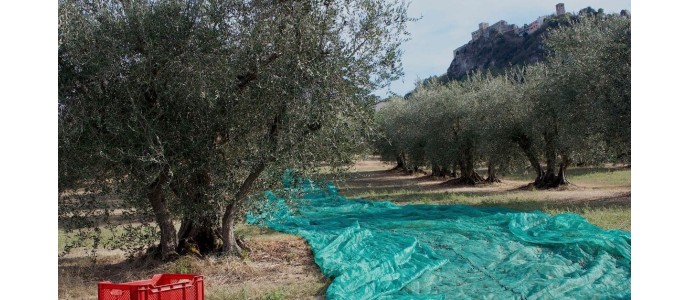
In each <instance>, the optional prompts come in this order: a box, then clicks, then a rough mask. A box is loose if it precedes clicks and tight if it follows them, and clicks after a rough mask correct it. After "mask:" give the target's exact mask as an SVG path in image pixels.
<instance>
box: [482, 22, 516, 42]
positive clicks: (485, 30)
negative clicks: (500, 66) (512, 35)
mask: <svg viewBox="0 0 690 300" xmlns="http://www.w3.org/2000/svg"><path fill="white" fill-rule="evenodd" d="M517 28H518V27H517V26H515V24H508V22H506V21H504V20H500V21H498V22H496V23H495V24H493V25H491V26H489V23H486V22H482V23H479V29H478V30H477V31H474V32H472V40H473V41H476V40H478V39H479V38H481V37H485V38H488V37H489V33H490V32H491V31H496V32H498V33H504V32H508V31H513V32H514V31H515V30H516V29H517Z"/></svg>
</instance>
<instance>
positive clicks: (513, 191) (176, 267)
mask: <svg viewBox="0 0 690 300" xmlns="http://www.w3.org/2000/svg"><path fill="white" fill-rule="evenodd" d="M392 168H393V165H390V164H385V163H382V162H380V161H378V160H376V159H375V158H370V159H365V160H362V161H359V162H358V163H357V164H356V165H355V166H354V168H353V169H352V170H351V173H350V175H351V176H349V178H348V179H346V180H341V181H337V185H338V187H339V188H340V189H341V192H342V193H343V194H344V195H345V196H348V197H363V196H366V197H367V198H369V199H373V200H390V201H393V202H396V203H400V204H409V203H418V202H420V201H425V203H438V204H446V203H467V204H470V205H502V206H506V207H509V208H510V207H513V208H516V209H554V208H556V209H561V210H570V209H571V208H578V207H586V208H587V209H588V210H590V211H591V210H592V209H595V210H596V208H597V207H603V208H608V207H616V208H621V207H622V208H623V209H624V210H626V209H627V211H628V218H629V208H630V198H631V193H630V184H629V183H627V184H613V185H612V184H597V183H596V182H594V183H592V182H583V183H576V184H573V185H570V186H567V187H563V188H559V189H555V190H545V191H535V190H532V189H529V188H526V186H527V184H528V183H529V181H528V180H510V179H502V180H503V182H501V183H496V184H486V185H476V186H449V185H443V184H441V183H443V182H444V181H446V180H449V179H450V178H445V179H444V178H432V177H430V176H425V175H421V174H417V175H409V174H407V173H404V172H400V171H391V169H392ZM420 199H422V200H420ZM621 222H623V223H625V222H627V226H628V228H629V219H627V220H626V219H624V220H623V221H621ZM623 226H626V224H624V225H623ZM239 230H244V232H243V233H240V234H241V235H244V236H245V239H246V241H247V243H248V245H249V246H250V248H251V249H252V251H250V252H247V253H245V254H244V255H243V256H242V257H241V258H236V257H224V256H220V257H207V258H203V259H200V258H196V257H191V256H187V257H183V258H181V259H180V260H177V261H175V262H168V263H163V262H158V261H152V260H146V259H127V258H126V257H125V255H124V253H121V252H113V251H105V250H99V252H98V253H97V255H96V256H91V255H90V254H89V252H87V251H77V252H74V253H72V254H70V255H67V256H63V257H60V258H58V273H59V279H58V298H59V299H97V296H96V293H97V283H98V282H99V281H104V280H109V281H112V282H126V281H132V280H141V279H146V278H150V277H151V275H152V274H156V273H195V274H203V275H204V276H205V291H206V295H207V297H206V299H209V300H211V299H266V298H269V299H321V298H323V295H324V293H325V290H326V288H327V287H328V284H329V283H330V279H329V278H325V277H324V276H323V275H322V274H321V272H320V270H319V268H318V266H316V264H315V263H314V258H313V254H312V252H311V249H310V248H309V246H308V245H307V243H306V242H305V241H304V240H303V239H301V238H299V237H297V236H293V235H288V234H282V233H277V232H273V231H271V230H267V229H260V228H256V227H252V226H240V229H239Z"/></svg>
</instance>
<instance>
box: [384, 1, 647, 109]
mask: <svg viewBox="0 0 690 300" xmlns="http://www.w3.org/2000/svg"><path fill="white" fill-rule="evenodd" d="M630 1H631V0H571V1H568V0H561V1H559V0H523V1H506V0H503V1H502V0H411V4H410V7H409V9H408V16H410V17H419V16H421V17H422V19H421V20H419V21H417V22H414V23H410V24H409V25H408V31H409V32H410V33H411V36H410V38H411V40H410V41H408V42H407V43H405V44H403V45H402V48H403V51H404V54H403V56H402V63H403V69H404V71H405V76H404V77H403V78H402V79H401V80H398V81H396V82H393V83H392V84H391V88H390V89H391V92H393V93H396V94H398V95H401V96H402V95H405V94H406V93H407V92H409V91H411V90H412V89H413V88H414V83H415V82H416V81H417V80H418V79H424V78H427V77H429V76H432V75H441V74H443V73H445V72H446V70H447V69H448V66H449V65H450V63H451V61H452V60H453V56H452V52H453V50H455V49H456V48H458V47H460V46H462V45H464V44H466V43H467V42H469V41H470V40H471V35H470V34H471V33H472V31H475V30H477V27H478V25H479V23H481V22H487V23H489V25H491V24H493V23H496V22H498V21H499V20H505V21H506V22H508V24H516V25H518V26H522V25H523V24H529V23H530V22H532V21H534V20H535V19H536V18H537V17H539V16H543V15H548V14H552V13H555V12H556V4H557V3H560V2H562V3H564V4H565V10H566V12H577V11H579V10H580V9H582V8H585V7H587V6H591V7H592V8H594V9H599V8H603V9H604V11H605V12H606V13H614V12H615V13H619V12H620V11H621V10H622V9H627V10H630V11H631V13H632V14H633V15H634V14H635V12H634V11H633V10H632V9H631V5H630ZM376 94H377V95H379V96H382V97H385V95H386V91H385V90H382V91H378V92H377V93H376Z"/></svg>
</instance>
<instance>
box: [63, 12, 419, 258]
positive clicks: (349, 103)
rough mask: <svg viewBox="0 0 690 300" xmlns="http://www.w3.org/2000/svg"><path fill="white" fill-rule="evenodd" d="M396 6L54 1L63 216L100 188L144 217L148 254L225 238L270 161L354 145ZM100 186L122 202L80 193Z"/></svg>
mask: <svg viewBox="0 0 690 300" xmlns="http://www.w3.org/2000/svg"><path fill="white" fill-rule="evenodd" d="M406 9H407V5H406V4H405V3H404V2H403V1H399V0H390V1H386V0H353V1H350V0H341V1H337V0H307V1H296V0H295V1H278V0H276V1H269V0H209V1H203V0H200V1H192V0H189V1H180V0H167V1H153V0H138V1H137V0H130V1H126V0H122V1H107V0H100V1H99V0H96V1H85V0H84V1H80V0H64V1H60V2H59V30H58V36H59V45H58V68H59V78H58V80H59V95H58V98H59V105H60V110H59V149H58V151H59V188H60V193H61V197H60V200H59V201H60V216H61V217H62V218H61V221H62V224H63V226H64V227H65V228H68V229H69V228H76V227H83V226H84V225H89V227H95V226H97V225H98V224H96V223H93V222H92V220H93V216H94V215H101V216H107V215H108V214H109V213H108V212H109V210H110V209H112V208H114V205H115V204H114V203H116V206H117V207H119V208H123V209H125V211H126V212H129V211H130V210H131V214H129V213H125V214H123V215H124V216H135V217H137V218H139V219H140V221H142V222H143V223H142V224H144V225H146V224H148V223H147V222H150V221H151V220H155V224H156V227H157V228H158V229H157V231H158V232H159V233H158V234H157V235H155V236H154V235H152V232H155V231H151V230H150V228H149V230H148V231H147V230H142V229H141V228H139V229H136V230H132V232H138V233H142V232H144V233H146V234H144V235H140V236H145V237H147V238H148V239H146V240H145V241H148V242H150V241H152V240H158V241H159V247H158V250H160V253H161V254H162V256H163V257H164V258H169V257H174V256H175V255H176V253H179V252H180V251H182V250H183V248H184V247H183V246H184V245H187V244H194V245H195V246H196V247H198V248H199V249H200V250H201V251H202V252H204V251H213V250H217V249H218V248H220V247H221V245H219V244H217V241H219V240H220V241H222V250H224V251H226V252H232V253H237V252H238V251H239V250H240V249H239V247H238V245H237V243H236V240H235V237H234V230H233V224H234V222H235V221H236V219H237V217H238V214H239V211H240V208H241V207H242V205H244V202H245V200H246V199H247V197H248V196H249V195H250V194H252V193H254V192H255V191H257V187H261V186H269V185H270V184H272V182H273V181H272V180H271V179H272V178H275V177H276V176H273V175H275V174H279V173H281V172H282V171H283V170H285V169H286V168H292V169H297V170H310V169H314V168H315V167H317V166H319V165H320V164H321V163H323V162H326V163H328V164H330V165H331V166H337V165H342V164H346V163H348V162H349V161H350V159H351V156H352V154H353V153H356V152H357V151H359V150H362V149H363V148H364V147H365V146H366V142H367V141H368V139H369V137H368V134H369V131H370V124H371V118H372V115H373V104H374V101H373V98H372V97H371V96H370V95H371V92H372V91H374V90H376V89H379V88H381V87H383V86H385V85H387V84H388V83H389V82H390V81H391V80H393V79H396V78H398V77H399V76H400V75H401V68H400V54H401V52H400V50H399V46H400V43H401V42H403V41H404V38H405V35H406V32H405V24H406V22H408V21H409V19H408V17H407V16H406ZM76 188H85V190H84V191H80V190H76ZM105 193H109V194H115V195H117V196H119V198H120V199H122V201H120V202H112V201H105V200H102V197H101V198H95V197H94V195H98V194H105ZM178 219H179V220H181V221H182V222H181V227H180V229H179V232H178V231H177V230H176V229H175V226H174V221H175V220H178ZM84 222H86V223H88V224H84ZM89 222H91V223H89ZM144 244H145V243H144ZM183 244H184V245H183Z"/></svg>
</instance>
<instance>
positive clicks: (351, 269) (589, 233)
mask: <svg viewBox="0 0 690 300" xmlns="http://www.w3.org/2000/svg"><path fill="white" fill-rule="evenodd" d="M292 187H293V188H286V191H287V192H288V193H289V199H290V201H285V200H284V199H283V198H281V197H279V196H277V195H276V194H274V193H271V192H266V193H265V194H266V196H267V197H266V199H267V200H266V202H265V203H263V205H262V209H258V210H255V211H254V212H253V213H252V212H250V213H248V215H247V221H248V223H251V224H259V225H262V226H267V227H269V228H271V229H274V230H278V231H282V232H286V233H291V234H296V235H299V236H302V237H304V238H305V239H306V240H307V242H308V243H309V245H310V246H311V248H312V251H313V252H314V260H315V261H316V263H317V264H318V265H319V267H320V268H321V271H322V272H323V273H324V275H326V276H328V277H330V278H333V281H332V283H331V285H330V286H329V287H328V290H327V291H326V297H327V298H328V299H620V298H622V299H628V298H630V233H629V232H626V231H619V230H602V229H600V228H599V227H596V226H594V225H592V224H590V223H588V222H587V221H586V220H585V219H584V218H582V217H581V216H579V215H576V214H558V215H555V216H551V215H548V214H545V213H542V212H536V211H535V212H530V213H525V212H516V211H511V210H506V209H500V208H477V207H470V206H464V205H395V204H393V203H390V202H373V201H367V200H363V199H355V200H352V199H346V198H345V197H343V196H340V195H339V194H338V192H337V189H336V188H335V186H333V185H332V184H328V185H316V184H314V183H313V182H311V181H309V180H302V181H301V182H300V183H298V184H295V183H294V182H293V184H292ZM295 187H297V188H295Z"/></svg>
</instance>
